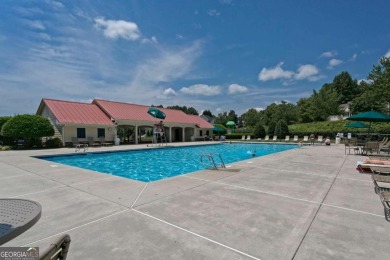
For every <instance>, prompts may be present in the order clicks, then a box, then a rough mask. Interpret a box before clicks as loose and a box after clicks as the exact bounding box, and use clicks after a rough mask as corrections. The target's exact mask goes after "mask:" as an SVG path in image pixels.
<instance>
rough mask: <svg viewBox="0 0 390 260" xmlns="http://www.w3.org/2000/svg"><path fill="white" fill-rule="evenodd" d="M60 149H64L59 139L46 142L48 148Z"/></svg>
mask: <svg viewBox="0 0 390 260" xmlns="http://www.w3.org/2000/svg"><path fill="white" fill-rule="evenodd" d="M60 147H62V141H61V139H60V138H58V137H56V138H53V139H49V140H47V141H46V148H60Z"/></svg>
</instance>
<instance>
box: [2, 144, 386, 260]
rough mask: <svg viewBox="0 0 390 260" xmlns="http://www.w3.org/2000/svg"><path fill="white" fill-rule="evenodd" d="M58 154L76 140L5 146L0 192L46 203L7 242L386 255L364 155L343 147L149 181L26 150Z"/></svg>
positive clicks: (193, 254)
mask: <svg viewBox="0 0 390 260" xmlns="http://www.w3.org/2000/svg"><path fill="white" fill-rule="evenodd" d="M205 143H207V144H209V143H210V142H205ZM189 144H194V143H177V144H172V145H189ZM196 144H200V143H196ZM138 148H146V145H130V146H115V147H104V148H90V149H89V152H93V151H103V150H107V151H113V150H123V149H138ZM65 153H74V149H71V148H61V149H54V150H36V151H2V152H0V198H24V199H31V200H34V201H37V202H39V203H40V204H41V205H42V217H41V219H40V220H39V221H38V223H36V224H35V225H34V226H33V227H32V228H31V229H29V230H28V231H26V232H25V233H23V234H21V235H20V236H18V237H17V238H15V239H13V240H11V241H10V242H8V243H6V244H4V245H3V246H39V247H40V250H43V249H44V248H46V247H48V246H49V245H50V243H51V242H52V241H53V240H55V238H56V237H58V236H59V235H60V234H63V233H67V234H69V235H70V237H71V240H72V242H71V245H70V251H69V254H68V259H389V252H388V248H389V245H390V232H389V231H390V223H389V222H387V221H386V220H385V218H384V214H383V206H382V204H381V202H380V200H379V197H378V195H376V194H375V192H374V186H373V183H372V181H371V177H370V175H367V174H359V173H357V171H356V170H355V164H356V161H358V160H362V159H364V158H365V157H363V156H357V155H344V146H343V145H332V146H324V145H317V146H308V147H302V148H299V149H294V150H289V151H285V152H281V153H277V154H273V155H267V156H263V157H258V158H252V159H250V160H246V161H241V162H238V163H233V164H231V167H230V168H228V169H227V170H219V171H211V170H203V171H198V172H194V173H190V174H186V175H181V176H177V177H173V178H169V179H164V180H160V181H156V182H150V183H144V182H139V181H134V180H130V179H125V178H121V177H116V176H111V175H107V174H102V173H98V172H94V171H89V170H84V169H79V168H75V167H71V166H65V165H60V164H56V163H53V162H49V161H44V160H40V159H36V158H33V157H31V156H36V155H53V154H65ZM222 156H223V154H222Z"/></svg>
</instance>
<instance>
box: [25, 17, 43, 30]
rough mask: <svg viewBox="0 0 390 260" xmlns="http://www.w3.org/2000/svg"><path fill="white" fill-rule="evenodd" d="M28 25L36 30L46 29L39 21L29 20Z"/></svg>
mask: <svg viewBox="0 0 390 260" xmlns="http://www.w3.org/2000/svg"><path fill="white" fill-rule="evenodd" d="M28 25H29V26H30V27H31V28H34V29H37V30H42V31H43V30H46V27H45V26H44V25H43V23H42V22H41V21H38V20H36V21H30V22H29V23H28Z"/></svg>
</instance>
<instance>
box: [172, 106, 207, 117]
mask: <svg viewBox="0 0 390 260" xmlns="http://www.w3.org/2000/svg"><path fill="white" fill-rule="evenodd" d="M167 108H169V109H175V110H181V111H183V112H184V113H186V114H187V115H196V116H197V115H199V113H198V111H196V109H195V108H193V107H186V106H177V105H175V106H169V107H167Z"/></svg>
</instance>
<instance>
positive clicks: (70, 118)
mask: <svg viewBox="0 0 390 260" xmlns="http://www.w3.org/2000/svg"><path fill="white" fill-rule="evenodd" d="M42 104H45V105H46V106H47V107H48V108H49V109H50V111H51V112H52V113H53V115H54V116H55V117H56V119H57V121H58V122H59V123H60V124H86V125H113V123H112V122H111V120H110V118H109V117H107V115H106V114H104V112H103V111H102V110H100V109H99V107H98V106H96V105H95V104H88V103H81V102H72V101H63V100H54V99H45V98H44V99H42V102H41V105H40V106H39V109H38V112H37V113H39V112H40V111H42V109H43V106H42Z"/></svg>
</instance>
